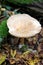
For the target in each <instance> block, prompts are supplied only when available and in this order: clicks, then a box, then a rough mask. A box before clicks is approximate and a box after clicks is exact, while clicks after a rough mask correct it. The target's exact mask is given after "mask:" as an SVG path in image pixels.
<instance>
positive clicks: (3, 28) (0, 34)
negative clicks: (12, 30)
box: [0, 20, 8, 38]
mask: <svg viewBox="0 0 43 65" xmlns="http://www.w3.org/2000/svg"><path fill="white" fill-rule="evenodd" d="M7 34H8V28H7V20H3V21H2V23H1V24H0V38H4V37H6V36H7Z"/></svg>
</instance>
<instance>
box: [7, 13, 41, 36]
mask: <svg viewBox="0 0 43 65" xmlns="http://www.w3.org/2000/svg"><path fill="white" fill-rule="evenodd" d="M7 26H8V28H9V33H10V34H11V35H13V36H16V37H31V36H34V35H35V34H37V33H39V32H40V30H41V25H40V23H39V22H38V21H37V20H36V19H35V18H33V17H31V16H30V15H28V14H16V15H12V16H11V17H10V18H9V19H8V20H7Z"/></svg>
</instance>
